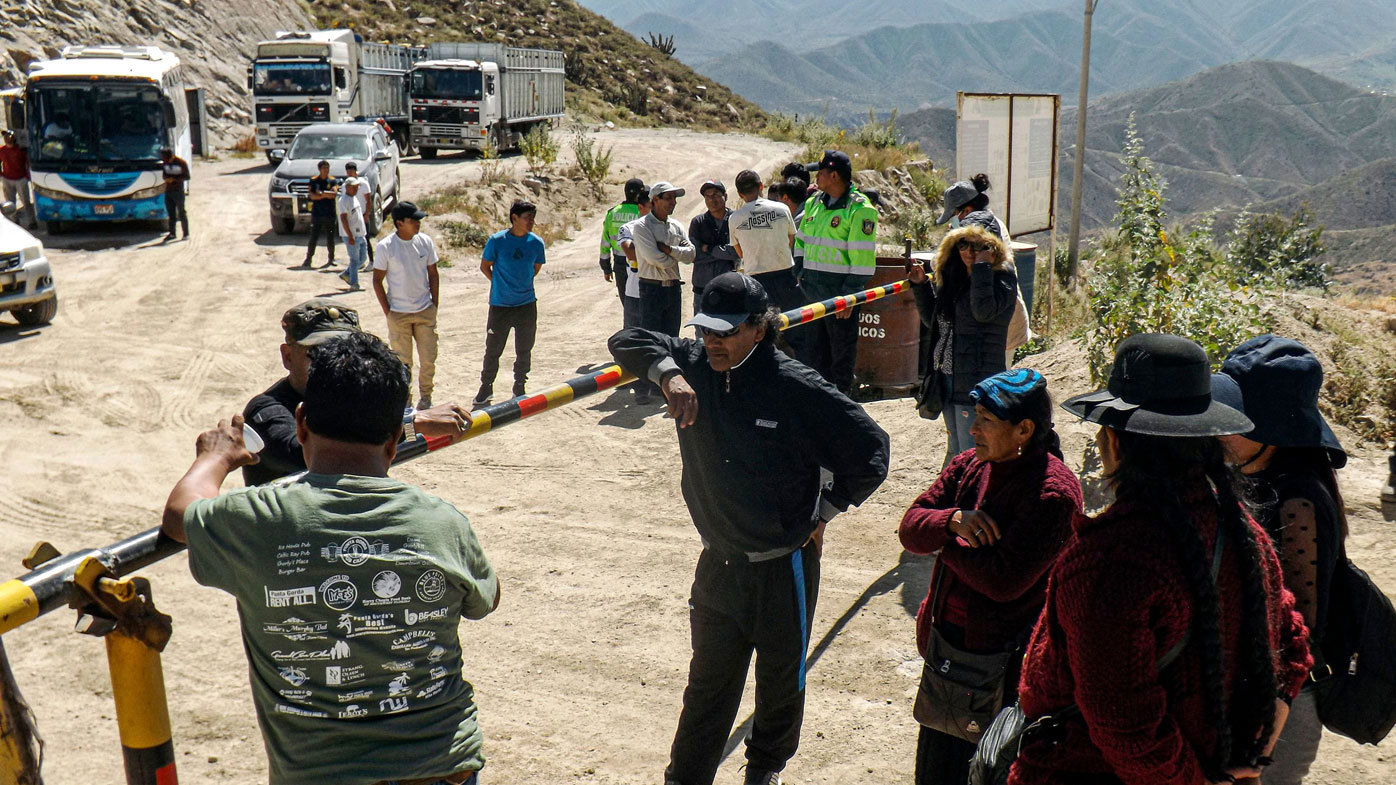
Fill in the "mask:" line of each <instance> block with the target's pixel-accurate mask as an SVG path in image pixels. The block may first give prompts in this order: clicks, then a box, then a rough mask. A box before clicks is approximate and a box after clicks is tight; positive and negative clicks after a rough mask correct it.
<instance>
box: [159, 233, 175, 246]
mask: <svg viewBox="0 0 1396 785" xmlns="http://www.w3.org/2000/svg"><path fill="white" fill-rule="evenodd" d="M177 239H179V238H177V237H175V234H174V232H170V233H169V234H167V235H165V239H163V240H161V241H160V242H162V243H169V242H174V241H175V240H177Z"/></svg>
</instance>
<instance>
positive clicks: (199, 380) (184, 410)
mask: <svg viewBox="0 0 1396 785" xmlns="http://www.w3.org/2000/svg"><path fill="white" fill-rule="evenodd" d="M213 367H214V356H213V352H211V351H209V350H208V349H199V350H198V351H196V352H194V356H193V357H192V358H190V360H189V362H188V364H186V365H185V366H184V372H183V373H181V374H180V375H179V378H178V379H177V380H175V388H174V392H173V393H172V394H171V395H170V396H168V397H167V398H166V399H165V405H164V406H163V407H161V408H160V420H161V421H162V422H166V423H169V424H170V425H171V426H174V427H176V428H193V427H196V426H199V425H207V423H205V422H203V420H202V419H196V418H195V417H194V412H195V409H196V408H197V407H199V406H200V405H201V403H203V402H201V400H200V398H201V396H202V394H203V391H204V386H205V384H206V383H207V382H208V377H209V373H210V371H212V370H213Z"/></svg>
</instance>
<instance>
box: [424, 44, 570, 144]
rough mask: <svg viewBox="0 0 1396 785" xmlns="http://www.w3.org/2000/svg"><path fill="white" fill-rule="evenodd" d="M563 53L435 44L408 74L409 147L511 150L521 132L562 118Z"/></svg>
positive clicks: (545, 50)
mask: <svg viewBox="0 0 1396 785" xmlns="http://www.w3.org/2000/svg"><path fill="white" fill-rule="evenodd" d="M565 77H566V72H565V69H564V65H563V57H562V52H560V51H557V50H555V49H522V48H519V47H513V46H504V45H503V44H486V43H435V44H430V45H428V46H427V51H426V57H425V59H422V60H419V61H417V63H416V64H414V65H413V66H412V70H411V72H410V74H409V75H408V94H409V98H410V100H411V103H412V122H411V126H412V145H413V146H414V147H416V148H417V149H418V150H419V151H420V152H421V154H422V157H423V158H433V157H435V156H436V151H437V150H483V149H484V148H486V147H488V146H489V145H490V144H491V143H493V144H494V146H495V147H496V148H498V149H500V150H511V149H514V148H516V147H518V145H519V140H520V139H521V138H523V135H524V134H526V133H528V130H529V129H530V128H532V127H533V126H534V125H537V124H539V123H552V122H556V121H557V120H559V119H561V117H562V114H563V103H562V101H563V95H562V93H563V82H564V80H565Z"/></svg>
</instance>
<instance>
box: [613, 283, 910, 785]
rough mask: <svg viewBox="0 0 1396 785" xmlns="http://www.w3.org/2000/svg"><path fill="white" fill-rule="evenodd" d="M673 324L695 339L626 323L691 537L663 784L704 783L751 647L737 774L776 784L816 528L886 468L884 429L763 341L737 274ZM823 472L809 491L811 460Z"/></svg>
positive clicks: (795, 740)
mask: <svg viewBox="0 0 1396 785" xmlns="http://www.w3.org/2000/svg"><path fill="white" fill-rule="evenodd" d="M700 306H701V307H700V309H699V313H698V314H697V315H695V316H694V317H693V319H692V320H691V321H689V323H688V325H691V326H694V327H697V328H698V333H699V335H700V336H702V340H699V341H695V340H687V339H680V338H673V337H670V336H668V335H663V334H660V333H656V332H651V331H649V330H643V329H640V328H629V329H626V330H622V331H620V332H619V333H616V334H615V335H613V336H611V341H610V348H611V353H612V354H613V355H614V356H615V358H616V361H617V362H619V363H620V364H621V366H623V367H624V368H625V369H626V370H628V371H630V372H631V373H634V374H635V375H637V376H641V377H647V378H649V379H651V380H653V381H654V382H656V383H658V384H659V385H660V387H661V389H662V390H663V391H664V395H665V398H667V400H668V403H669V414H670V416H672V417H673V418H674V420H675V421H676V422H677V424H678V438H679V455H680V456H681V458H682V460H683V478H682V483H681V485H682V488H683V496H684V501H685V503H686V504H687V505H688V511H689V514H690V515H691V516H692V517H693V523H694V526H695V527H697V529H698V534H699V535H700V537H701V538H702V541H703V553H702V555H701V556H700V557H699V558H698V567H697V570H696V573H695V575H694V580H693V589H692V594H691V595H690V600H689V608H690V611H689V623H690V626H691V629H692V641H693V659H692V661H691V663H690V665H689V675H688V687H687V689H685V690H684V695H683V712H682V713H681V714H680V716H679V727H678V731H677V732H676V733H675V736H674V745H673V748H672V750H671V752H670V758H669V767H668V769H666V770H665V782H666V785H675V784H677V785H708V784H709V783H711V782H712V781H713V776H714V774H715V773H716V771H717V767H718V764H719V763H720V761H721V758H722V748H723V745H724V743H725V741H726V739H727V734H728V733H729V732H730V731H731V728H732V722H733V720H734V719H735V718H736V714H737V709H738V706H739V704H740V703H741V698H742V687H743V685H744V684H745V683H746V674H747V667H748V664H749V663H750V661H751V654H752V652H753V651H755V652H756V655H757V656H756V691H757V695H758V699H757V702H756V716H755V722H754V723H753V726H752V731H751V735H750V736H749V737H748V739H747V750H746V758H747V770H746V782H747V783H760V784H761V785H768V784H769V783H779V782H780V771H781V770H782V769H784V768H785V763H786V761H788V760H789V759H790V758H791V756H793V755H794V754H795V749H796V747H797V746H798V744H799V740H800V724H801V721H802V719H803V716H804V700H805V692H804V690H805V651H806V647H807V646H808V644H809V632H810V625H811V622H812V621H813V618H814V605H815V600H816V598H817V595H818V589H819V557H820V549H821V547H822V544H823V534H824V527H825V524H827V523H828V521H829V520H830V519H831V518H833V517H834V516H835V515H837V514H838V513H839V512H841V511H843V510H846V509H847V508H848V507H849V505H857V504H861V503H862V502H863V501H864V500H865V499H867V498H868V496H870V495H871V494H872V492H873V491H874V490H876V489H877V487H878V486H879V485H881V484H882V481H883V480H884V479H886V477H887V460H888V442H887V434H886V433H885V432H883V430H882V429H881V428H879V427H878V425H877V423H875V422H873V420H872V418H871V417H869V416H868V415H867V413H866V412H864V411H863V409H862V407H860V406H859V405H858V404H856V403H854V402H853V401H851V400H849V399H848V398H847V397H846V396H844V395H843V394H842V393H840V392H839V391H838V390H837V389H835V388H834V387H833V386H832V385H830V384H829V383H828V382H826V381H824V379H823V378H822V377H820V376H819V374H818V373H816V372H815V371H814V370H812V369H810V368H808V367H806V366H804V365H801V364H800V363H798V362H796V361H794V360H792V359H790V358H789V357H787V356H785V355H784V354H782V353H781V352H778V351H776V349H775V336H776V333H777V332H778V331H779V322H778V321H777V320H776V311H775V310H774V309H773V308H771V307H770V305H769V300H768V298H767V296H766V292H765V290H763V289H762V288H761V284H759V283H757V282H756V281H755V280H753V279H752V278H750V277H749V276H746V275H742V274H741V273H735V272H732V273H724V274H723V275H720V276H718V277H717V278H714V279H713V280H712V282H711V283H709V284H708V287H707V289H706V290H705V291H704V292H703V298H702V300H701V302H700ZM821 468H824V469H827V470H828V471H829V472H831V473H832V475H833V483H832V485H830V486H829V487H827V488H821V484H820V469H821Z"/></svg>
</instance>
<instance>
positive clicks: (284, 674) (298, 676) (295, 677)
mask: <svg viewBox="0 0 1396 785" xmlns="http://www.w3.org/2000/svg"><path fill="white" fill-rule="evenodd" d="M277 672H278V673H280V674H281V678H283V679H285V680H286V681H288V682H290V683H291V686H293V687H299V686H301V685H302V684H305V682H306V681H307V680H308V679H309V678H310V677H309V676H307V675H306V673H305V669H304V668H297V667H296V666H294V665H283V666H281V667H280V668H278V669H277Z"/></svg>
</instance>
